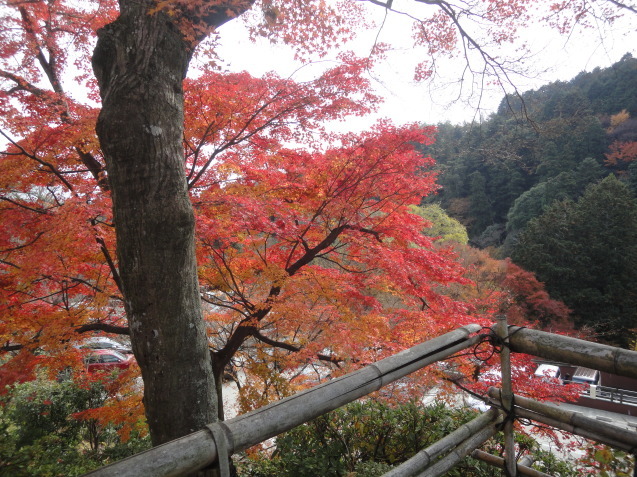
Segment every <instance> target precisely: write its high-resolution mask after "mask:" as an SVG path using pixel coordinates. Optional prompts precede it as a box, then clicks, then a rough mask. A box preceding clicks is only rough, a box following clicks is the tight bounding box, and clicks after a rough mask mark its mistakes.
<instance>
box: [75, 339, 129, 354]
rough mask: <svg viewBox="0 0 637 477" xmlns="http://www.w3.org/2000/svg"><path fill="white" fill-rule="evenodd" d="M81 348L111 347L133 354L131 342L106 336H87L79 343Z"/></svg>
mask: <svg viewBox="0 0 637 477" xmlns="http://www.w3.org/2000/svg"><path fill="white" fill-rule="evenodd" d="M79 348H80V349H82V348H90V349H109V350H115V351H119V352H120V353H123V354H133V350H132V349H131V346H130V343H121V342H119V341H115V340H113V339H111V338H106V337H95V338H87V339H86V340H84V342H83V343H82V344H80V345H79Z"/></svg>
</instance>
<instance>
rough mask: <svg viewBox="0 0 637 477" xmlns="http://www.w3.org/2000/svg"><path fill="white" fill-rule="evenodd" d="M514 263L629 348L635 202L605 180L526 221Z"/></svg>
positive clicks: (580, 319)
mask: <svg viewBox="0 0 637 477" xmlns="http://www.w3.org/2000/svg"><path fill="white" fill-rule="evenodd" d="M513 260H514V261H515V262H516V263H518V264H519V265H520V266H522V267H524V268H526V269H528V270H531V271H533V272H535V273H536V275H537V277H538V279H539V280H540V281H542V282H545V283H546V286H547V289H548V290H549V292H550V293H551V296H553V297H555V298H557V299H561V300H563V301H564V303H566V305H567V306H568V307H569V308H571V309H572V310H573V311H574V315H575V317H576V321H577V323H578V324H579V325H589V326H593V327H595V328H596V329H598V330H599V331H600V332H602V333H605V335H606V337H607V338H608V339H609V340H611V341H614V342H616V343H619V344H621V345H627V344H628V340H629V339H630V336H629V334H628V333H627V332H628V331H629V330H631V329H633V328H635V327H636V326H637V288H636V287H635V283H637V201H636V200H635V199H634V196H633V193H632V192H631V190H630V189H629V188H628V186H626V185H625V184H623V183H622V182H620V181H619V180H618V179H616V178H615V177H614V176H608V177H607V178H606V179H604V180H603V181H601V182H600V183H599V184H596V185H593V186H590V187H588V188H587V189H586V191H585V193H584V195H583V196H582V198H581V199H580V200H579V201H578V202H573V201H569V200H567V201H562V202H557V203H555V204H554V205H553V206H551V207H550V208H549V209H548V210H547V211H546V212H545V213H544V214H542V215H541V216H539V217H537V218H536V219H533V220H531V221H530V222H529V224H528V227H527V229H526V230H525V231H524V232H523V233H522V234H520V236H519V242H518V245H517V247H516V248H515V250H514V252H513Z"/></svg>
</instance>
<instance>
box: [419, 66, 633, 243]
mask: <svg viewBox="0 0 637 477" xmlns="http://www.w3.org/2000/svg"><path fill="white" fill-rule="evenodd" d="M438 127H439V133H438V138H437V141H436V143H435V144H434V145H432V146H429V147H423V150H424V151H425V152H426V153H427V154H431V155H432V156H433V157H434V158H435V159H436V161H437V163H438V167H439V170H440V172H441V175H440V179H439V182H440V184H441V185H442V186H443V189H442V191H441V193H440V195H439V196H438V197H436V198H434V200H435V201H439V202H440V203H441V205H442V206H443V207H444V208H445V209H446V210H447V211H448V212H449V213H450V215H452V216H453V217H454V218H456V219H458V220H460V221H461V222H462V223H463V224H464V225H465V226H467V229H468V232H469V235H470V237H471V239H472V242H473V243H475V244H476V245H478V246H488V245H496V246H498V245H501V244H502V243H503V242H504V241H505V239H506V237H507V236H511V235H515V234H516V233H517V232H519V228H520V224H521V225H522V226H523V225H524V224H525V223H526V222H527V221H528V219H530V218H532V217H533V216H537V215H539V214H540V213H542V211H544V210H546V208H548V206H549V205H550V203H551V202H552V201H553V200H557V199H564V198H571V199H576V198H577V197H578V196H579V195H581V194H582V192H583V190H584V189H585V187H586V185H588V184H589V183H591V182H597V181H599V180H600V179H602V178H603V177H605V176H606V175H608V174H610V173H616V174H618V175H619V176H620V177H621V179H622V180H625V181H626V182H628V183H635V182H637V180H635V177H634V175H635V172H632V170H634V167H632V170H631V167H630V164H631V163H630V160H629V159H630V157H631V154H633V153H634V155H635V156H637V146H636V147H635V148H634V149H635V150H634V151H632V150H631V149H630V147H628V146H627V145H630V144H632V143H633V142H635V141H637V59H635V58H633V57H632V56H631V55H630V54H627V55H625V56H624V57H623V58H622V59H621V60H620V61H619V62H617V63H616V64H614V65H613V66H612V67H610V68H606V69H600V68H596V69H595V70H593V71H591V72H587V73H580V74H579V75H577V76H576V77H575V78H573V79H572V80H571V81H568V82H562V81H558V82H554V83H551V84H548V85H546V86H543V87H542V88H540V89H538V90H533V91H528V92H526V93H524V94H523V95H522V98H521V99H520V98H517V97H511V96H509V97H507V98H504V99H503V100H502V103H501V105H500V107H499V109H498V111H497V113H495V114H493V115H492V116H491V117H490V118H489V119H488V120H487V121H485V122H483V123H482V124H480V125H476V124H466V125H463V126H454V125H451V124H440V125H439V126H438ZM613 151H615V152H616V153H615V156H617V158H618V159H617V160H615V161H612V160H610V161H609V160H608V157H607V155H610V156H612V155H613ZM631 151H632V152H631ZM529 195H532V198H533V200H530V198H529ZM519 200H521V201H522V202H519ZM516 201H518V204H517V205H516ZM531 202H533V203H532V204H531ZM529 207H530V208H529ZM519 214H526V216H524V217H520V215H519Z"/></svg>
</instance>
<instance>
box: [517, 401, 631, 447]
mask: <svg viewBox="0 0 637 477" xmlns="http://www.w3.org/2000/svg"><path fill="white" fill-rule="evenodd" d="M514 411H515V413H516V416H517V417H521V418H524V419H528V420H530V421H536V422H541V423H542V424H546V425H547V426H550V427H554V428H555V429H560V430H562V431H566V432H569V433H571V434H574V435H577V436H580V437H584V438H585V439H590V440H591V441H595V442H597V443H599V444H605V445H607V446H610V447H614V448H616V449H620V450H623V451H625V452H628V453H631V454H632V453H634V450H635V449H634V448H631V447H630V446H629V445H626V444H624V443H623V442H620V441H617V440H614V439H610V438H608V437H605V436H602V435H600V434H597V433H595V432H594V431H589V430H586V429H582V428H581V427H577V426H574V425H572V424H567V423H565V422H562V421H558V420H557V419H553V418H551V417H548V416H545V415H544V414H540V413H539V412H535V411H529V410H528V409H524V408H523V407H514ZM603 425H604V424H603V423H601V422H600V423H599V427H598V429H600V428H601V427H602V426H603Z"/></svg>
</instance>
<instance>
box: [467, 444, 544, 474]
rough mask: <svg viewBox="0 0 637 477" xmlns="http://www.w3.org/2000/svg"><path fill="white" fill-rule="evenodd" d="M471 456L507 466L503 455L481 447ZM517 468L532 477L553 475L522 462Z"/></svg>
mask: <svg viewBox="0 0 637 477" xmlns="http://www.w3.org/2000/svg"><path fill="white" fill-rule="evenodd" d="M471 457H473V458H474V459H479V460H481V461H484V462H486V463H487V464H491V465H493V466H495V467H499V468H500V469H504V466H505V462H504V459H503V458H502V457H498V456H495V455H492V454H489V453H487V452H484V451H481V450H480V449H476V450H474V451H473V452H472V453H471ZM517 470H518V473H519V474H522V475H529V476H530V477H552V476H551V475H549V474H545V473H544V472H540V471H539V470H535V469H533V468H531V467H527V466H526V465H522V464H517Z"/></svg>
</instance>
